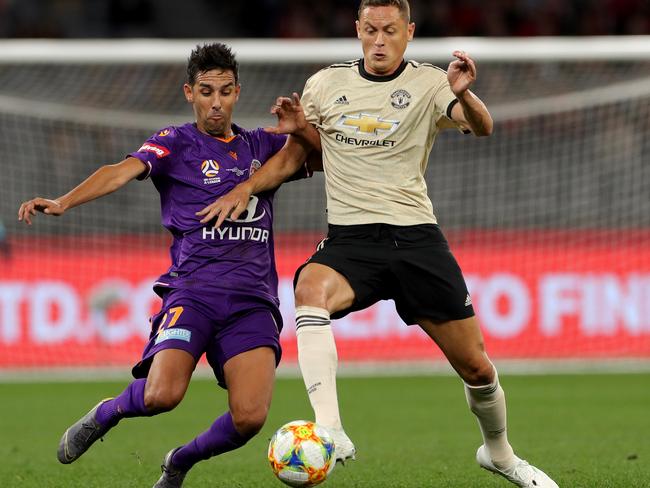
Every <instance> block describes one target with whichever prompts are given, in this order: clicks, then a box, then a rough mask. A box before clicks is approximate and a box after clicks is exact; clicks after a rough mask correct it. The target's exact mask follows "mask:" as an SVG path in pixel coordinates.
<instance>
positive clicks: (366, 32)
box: [357, 6, 415, 75]
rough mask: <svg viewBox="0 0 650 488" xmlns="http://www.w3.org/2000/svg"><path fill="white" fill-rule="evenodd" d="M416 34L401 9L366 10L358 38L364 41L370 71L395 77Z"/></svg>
mask: <svg viewBox="0 0 650 488" xmlns="http://www.w3.org/2000/svg"><path fill="white" fill-rule="evenodd" d="M414 31H415V24H413V23H410V24H409V23H408V21H407V20H406V19H405V18H404V17H403V16H402V14H401V13H400V11H399V9H398V8H397V7H394V6H387V7H367V8H365V9H364V10H363V11H362V12H361V17H360V18H359V20H357V37H359V39H361V46H362V47H363V57H364V65H365V68H366V71H368V72H369V73H370V74H373V75H390V74H392V73H393V72H394V71H395V70H396V69H397V68H398V67H399V65H400V64H401V62H402V59H404V52H405V51H406V46H407V44H408V42H409V41H410V40H412V39H413V32H414Z"/></svg>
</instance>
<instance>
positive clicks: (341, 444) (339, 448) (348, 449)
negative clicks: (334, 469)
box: [327, 428, 357, 464]
mask: <svg viewBox="0 0 650 488" xmlns="http://www.w3.org/2000/svg"><path fill="white" fill-rule="evenodd" d="M327 430H328V431H329V433H330V435H331V436H332V439H333V440H334V455H335V456H336V462H337V463H339V462H340V463H341V464H345V461H347V460H348V459H356V453H357V450H356V449H355V447H354V444H352V441H351V440H350V438H349V437H348V436H347V434H346V433H345V431H344V430H343V429H332V428H328V429H327Z"/></svg>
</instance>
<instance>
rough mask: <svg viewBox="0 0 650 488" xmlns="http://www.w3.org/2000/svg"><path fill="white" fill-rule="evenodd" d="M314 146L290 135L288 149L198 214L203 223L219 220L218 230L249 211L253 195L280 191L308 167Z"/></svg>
mask: <svg viewBox="0 0 650 488" xmlns="http://www.w3.org/2000/svg"><path fill="white" fill-rule="evenodd" d="M311 149H312V148H311V146H310V145H309V144H308V143H307V142H306V141H305V140H304V139H301V138H299V137H295V136H293V135H290V136H289V138H288V139H287V142H286V143H285V145H284V147H283V148H282V149H280V150H279V151H278V152H277V153H275V154H274V155H273V157H272V158H271V159H269V160H268V161H267V162H266V163H265V164H264V166H262V167H261V168H260V169H258V170H257V171H255V173H254V174H253V176H251V177H250V178H249V179H248V180H247V181H245V182H243V183H240V184H239V185H237V186H236V187H235V188H233V189H232V190H230V191H229V192H228V193H226V194H225V195H223V196H221V197H219V198H218V199H217V200H216V201H215V202H214V203H211V204H210V205H208V206H207V207H205V208H204V209H203V210H201V211H199V212H197V213H196V215H197V216H198V217H200V218H201V223H202V224H207V223H208V222H210V221H212V220H213V219H216V221H215V223H214V227H220V226H221V224H222V223H223V221H224V220H226V219H227V218H228V217H230V218H232V219H237V218H238V217H239V216H240V215H241V213H242V212H243V211H244V210H246V207H247V206H248V201H249V200H250V197H251V195H253V194H255V193H260V192H262V191H266V190H271V189H273V188H277V187H278V186H280V185H281V184H282V183H283V182H284V181H286V180H288V179H289V178H290V177H292V176H293V175H294V174H296V172H297V171H298V170H299V169H300V167H301V166H302V165H304V164H305V161H306V159H307V156H308V154H309V152H310V151H311Z"/></svg>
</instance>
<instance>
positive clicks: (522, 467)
mask: <svg viewBox="0 0 650 488" xmlns="http://www.w3.org/2000/svg"><path fill="white" fill-rule="evenodd" d="M515 459H516V462H515V465H514V466H513V467H512V468H510V469H503V470H501V469H499V468H497V467H496V466H495V465H494V464H493V463H492V460H491V459H490V454H489V453H488V450H487V449H486V448H485V446H484V445H482V446H481V447H479V448H478V451H476V460H477V461H478V464H479V465H480V466H481V468H483V469H487V470H488V471H492V472H493V473H496V474H499V475H501V476H503V477H504V478H505V479H507V480H508V481H510V482H511V483H514V484H515V485H517V486H519V487H521V488H559V487H558V486H557V483H556V482H555V481H553V480H552V479H551V478H549V477H548V475H547V474H546V473H544V471H542V470H540V469H537V468H536V467H535V466H531V465H530V464H528V462H527V461H524V460H523V459H519V458H518V457H517V456H515Z"/></svg>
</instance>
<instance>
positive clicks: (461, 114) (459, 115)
mask: <svg viewBox="0 0 650 488" xmlns="http://www.w3.org/2000/svg"><path fill="white" fill-rule="evenodd" d="M453 54H454V56H455V57H456V58H457V59H456V60H455V61H452V62H451V63H450V64H449V68H448V69H447V79H448V81H449V86H450V87H451V91H453V92H454V95H456V98H457V99H458V101H459V103H457V104H456V105H454V108H453V109H452V111H451V118H452V119H453V120H455V121H456V122H459V123H460V124H461V125H462V126H463V127H468V128H469V129H471V131H472V133H473V134H474V135H476V136H489V135H490V134H492V129H493V127H494V123H493V121H492V116H491V115H490V112H488V109H487V107H486V106H485V104H484V103H483V102H482V101H481V99H480V98H479V97H477V96H476V95H474V94H473V93H472V92H471V91H470V89H469V88H470V87H471V86H472V85H473V84H474V82H475V81H476V63H475V62H474V60H473V59H472V58H471V57H469V55H468V54H467V53H466V52H464V51H454V53H453Z"/></svg>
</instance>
